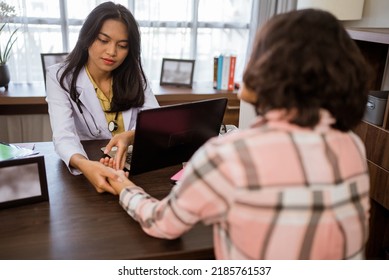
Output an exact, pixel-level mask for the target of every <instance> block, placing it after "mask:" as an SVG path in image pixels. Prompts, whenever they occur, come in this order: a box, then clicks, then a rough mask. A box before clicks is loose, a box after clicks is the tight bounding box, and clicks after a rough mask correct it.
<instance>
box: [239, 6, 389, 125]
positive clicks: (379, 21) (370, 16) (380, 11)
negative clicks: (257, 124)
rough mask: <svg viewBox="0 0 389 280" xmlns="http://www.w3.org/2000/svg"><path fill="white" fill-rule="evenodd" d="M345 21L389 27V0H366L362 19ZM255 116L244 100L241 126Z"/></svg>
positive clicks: (356, 24) (348, 24) (353, 23)
mask: <svg viewBox="0 0 389 280" xmlns="http://www.w3.org/2000/svg"><path fill="white" fill-rule="evenodd" d="M340 1H341V0H340ZM343 23H344V26H345V27H360V28H389V0H365V3H364V7H363V13H362V19H361V20H353V21H343ZM254 117H255V113H254V110H253V108H252V106H250V105H249V104H247V103H244V102H243V101H242V102H241V108H240V116H239V128H241V129H242V128H247V127H248V126H249V125H250V123H251V122H252V120H253V119H254Z"/></svg>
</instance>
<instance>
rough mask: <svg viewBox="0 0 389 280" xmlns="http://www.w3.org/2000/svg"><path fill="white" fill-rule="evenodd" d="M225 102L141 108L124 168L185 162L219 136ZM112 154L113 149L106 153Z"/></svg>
mask: <svg viewBox="0 0 389 280" xmlns="http://www.w3.org/2000/svg"><path fill="white" fill-rule="evenodd" d="M227 101H228V100H227V98H216V99H208V100H201V101H195V102H189V103H182V104H176V105H168V106H162V107H158V108H153V109H147V110H142V111H140V112H139V113H138V119H137V123H136V128H135V138H134V143H133V145H132V146H130V147H129V154H128V156H127V160H128V161H127V163H126V166H125V168H126V169H127V170H128V171H129V172H130V174H131V175H136V174H140V173H144V172H147V171H151V170H156V169H160V168H163V167H167V166H172V165H176V164H182V163H184V162H187V161H188V160H189V159H190V157H191V156H192V155H193V154H194V152H196V150H197V149H198V148H200V147H201V146H202V145H203V144H204V143H205V142H206V141H207V140H209V139H210V138H212V137H215V136H218V135H219V132H220V127H221V125H222V122H223V117H224V112H225V110H226V106H227ZM104 148H105V147H102V148H101V149H102V151H104ZM114 154H115V151H114V150H113V151H111V152H110V153H109V156H111V157H113V156H114Z"/></svg>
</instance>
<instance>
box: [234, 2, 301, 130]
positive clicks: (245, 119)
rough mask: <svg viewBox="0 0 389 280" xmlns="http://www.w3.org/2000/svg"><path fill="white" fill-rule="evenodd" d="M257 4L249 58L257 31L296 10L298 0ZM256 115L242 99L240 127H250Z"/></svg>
mask: <svg viewBox="0 0 389 280" xmlns="http://www.w3.org/2000/svg"><path fill="white" fill-rule="evenodd" d="M255 5H258V7H256V9H253V15H252V22H251V27H250V42H249V45H248V49H247V56H246V59H247V60H248V59H249V57H250V53H251V48H252V45H253V41H254V39H255V34H256V33H257V31H258V30H259V29H260V28H261V27H262V25H263V24H264V23H265V22H266V21H268V20H269V19H270V18H271V17H273V16H274V15H276V14H281V13H285V12H288V11H291V10H295V9H296V7H297V0H262V1H258V2H257V1H255ZM255 117H256V113H255V110H254V107H253V106H252V105H250V104H248V103H246V102H244V101H240V111H239V128H240V129H244V128H248V127H249V126H250V124H251V123H252V122H253V120H254V118H255Z"/></svg>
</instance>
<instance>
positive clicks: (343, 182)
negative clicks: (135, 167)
mask: <svg viewBox="0 0 389 280" xmlns="http://www.w3.org/2000/svg"><path fill="white" fill-rule="evenodd" d="M368 193H369V176H368V172H367V165H366V160H365V150H364V146H363V144H362V142H361V141H360V139H359V138H358V137H357V136H356V135H355V134H353V133H351V132H350V133H343V132H340V131H336V130H333V129H330V128H328V129H327V130H325V129H324V130H323V129H321V130H317V131H316V130H315V131H309V130H300V129H298V128H296V127H293V125H288V124H285V123H277V122H274V123H272V122H270V123H267V124H260V125H257V126H254V127H253V128H252V129H250V130H246V131H241V132H238V133H234V134H231V135H228V136H226V137H223V138H218V139H213V140H211V141H209V142H208V143H207V144H206V145H205V146H203V147H202V148H201V149H200V150H198V151H197V152H196V154H195V155H194V156H193V158H192V159H191V160H190V162H189V163H188V165H187V166H186V168H185V172H184V174H183V177H182V181H181V182H180V183H179V184H178V185H177V186H176V187H174V189H173V190H172V191H171V193H170V194H169V196H167V197H166V198H165V199H163V200H161V201H158V200H155V199H153V198H151V197H149V196H148V194H147V193H145V192H144V191H143V190H142V189H141V188H134V189H127V190H124V191H123V192H122V193H121V195H120V201H121V204H122V206H123V208H124V209H126V211H127V212H128V213H129V214H130V215H131V216H132V217H133V218H134V219H135V220H137V221H138V222H139V223H140V224H141V226H142V228H143V229H144V230H145V232H147V233H148V234H150V235H152V236H156V237H162V238H175V237H178V236H180V235H181V234H182V233H184V232H185V231H187V230H189V229H190V228H191V227H192V226H193V225H194V224H195V223H197V222H199V221H202V222H204V223H206V224H209V225H212V226H213V227H214V245H215V255H216V257H217V258H218V259H353V258H355V259H358V258H363V251H364V246H365V243H366V240H367V235H368V230H367V228H368V211H369V196H368Z"/></svg>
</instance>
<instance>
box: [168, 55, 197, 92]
mask: <svg viewBox="0 0 389 280" xmlns="http://www.w3.org/2000/svg"><path fill="white" fill-rule="evenodd" d="M194 64H195V61H194V60H193V59H171V58H163V59H162V69H161V81H160V85H173V86H183V87H189V88H191V87H192V84H193V72H194Z"/></svg>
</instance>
